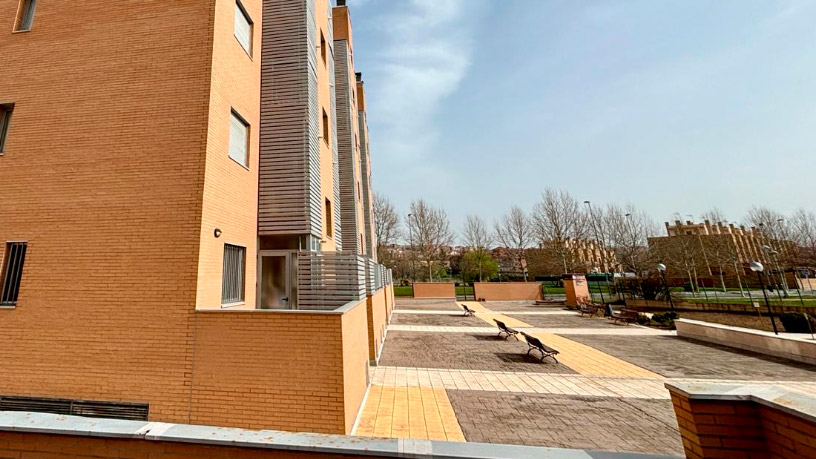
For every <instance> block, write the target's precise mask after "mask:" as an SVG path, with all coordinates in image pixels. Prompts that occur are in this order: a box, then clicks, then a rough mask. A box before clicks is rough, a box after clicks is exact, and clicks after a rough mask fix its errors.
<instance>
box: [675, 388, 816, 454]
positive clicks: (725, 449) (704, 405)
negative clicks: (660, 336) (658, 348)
mask: <svg viewBox="0 0 816 459" xmlns="http://www.w3.org/2000/svg"><path fill="white" fill-rule="evenodd" d="M667 387H668V389H669V392H670V393H671V398H672V404H673V405H674V411H675V414H676V415H677V423H678V425H679V427H680V434H681V436H682V438H683V446H684V449H685V453H686V457H687V458H689V459H701V458H709V457H712V458H713V457H722V458H732V457H745V458H747V457H751V458H753V457H757V458H778V459H788V458H794V457H796V458H807V459H814V458H816V444H814V442H813V439H814V438H816V410H814V407H816V405H815V404H814V402H816V400H814V398H813V397H809V396H806V395H804V394H797V393H791V392H785V391H783V390H779V389H776V388H773V387H769V386H756V388H751V386H747V387H744V388H741V387H735V386H726V387H723V388H721V389H720V388H717V385H715V384H710V385H706V384H702V385H700V384H698V385H696V387H695V386H693V385H677V386H675V385H671V384H667Z"/></svg>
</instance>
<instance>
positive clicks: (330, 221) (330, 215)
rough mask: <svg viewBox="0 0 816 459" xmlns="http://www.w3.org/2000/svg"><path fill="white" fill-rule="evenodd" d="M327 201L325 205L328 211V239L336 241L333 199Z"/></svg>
mask: <svg viewBox="0 0 816 459" xmlns="http://www.w3.org/2000/svg"><path fill="white" fill-rule="evenodd" d="M325 199H326V201H325V203H324V204H323V205H324V207H325V211H326V237H327V238H329V239H334V214H333V212H334V206H333V205H332V202H331V199H329V198H325Z"/></svg>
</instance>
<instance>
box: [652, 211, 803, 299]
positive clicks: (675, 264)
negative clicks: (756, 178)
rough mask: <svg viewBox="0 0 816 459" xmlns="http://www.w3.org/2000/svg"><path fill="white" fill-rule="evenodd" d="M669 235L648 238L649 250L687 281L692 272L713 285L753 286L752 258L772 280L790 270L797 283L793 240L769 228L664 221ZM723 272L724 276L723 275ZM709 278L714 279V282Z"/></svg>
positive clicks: (791, 277)
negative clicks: (737, 284) (723, 283)
mask: <svg viewBox="0 0 816 459" xmlns="http://www.w3.org/2000/svg"><path fill="white" fill-rule="evenodd" d="M665 226H666V235H665V236H660V237H651V238H649V249H650V250H651V251H652V252H654V254H655V256H657V257H659V258H660V259H661V260H663V261H664V263H665V264H666V265H667V267H668V274H669V275H670V276H673V277H675V278H677V279H682V278H685V279H686V280H688V276H689V272H688V271H691V272H695V270H696V274H697V276H698V277H700V278H702V279H706V282H709V283H710V284H713V283H716V284H720V283H721V282H723V281H725V282H726V283H727V284H731V285H736V275H737V274H739V276H740V277H741V279H740V281H741V282H747V283H748V284H751V285H753V282H754V279H755V278H756V276H755V275H754V274H753V273H752V272H751V271H750V270H749V269H748V264H749V263H751V262H752V261H759V262H761V263H762V264H763V265H764V266H765V267H766V269H767V271H766V272H767V273H768V274H770V275H771V278H772V279H776V278H778V276H779V273H781V272H786V271H790V272H788V274H786V277H789V278H790V279H789V280H787V281H789V282H791V283H792V284H794V285H795V279H794V277H793V274H792V269H791V268H793V264H794V263H795V262H794V260H793V243H792V242H791V241H789V240H786V239H784V238H782V237H780V235H776V234H774V233H773V232H772V231H768V230H767V229H766V228H754V227H752V228H746V227H745V226H742V225H740V226H736V225H734V224H733V223H730V224H726V223H723V222H717V223H712V222H710V221H709V220H705V221H704V222H701V223H696V222H692V221H686V222H682V221H680V220H676V221H675V222H674V224H670V223H668V222H666V223H665ZM721 274H722V278H721ZM710 281H714V282H713V283H712V282H710Z"/></svg>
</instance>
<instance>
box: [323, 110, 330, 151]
mask: <svg viewBox="0 0 816 459" xmlns="http://www.w3.org/2000/svg"><path fill="white" fill-rule="evenodd" d="M323 140H325V141H326V145H328V144H329V115H327V114H326V110H323Z"/></svg>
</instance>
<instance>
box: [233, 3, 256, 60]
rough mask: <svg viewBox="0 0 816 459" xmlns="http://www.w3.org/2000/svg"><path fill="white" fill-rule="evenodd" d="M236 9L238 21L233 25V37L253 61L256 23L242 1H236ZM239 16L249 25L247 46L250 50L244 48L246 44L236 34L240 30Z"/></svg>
mask: <svg viewBox="0 0 816 459" xmlns="http://www.w3.org/2000/svg"><path fill="white" fill-rule="evenodd" d="M235 9H236V11H235V19H236V21H235V23H234V24H233V25H232V35H233V36H234V37H235V40H237V41H238V44H239V45H241V49H243V50H244V51H246V53H247V55H248V56H249V58H250V59H252V51H253V48H254V46H252V45H253V43H252V42H253V41H254V39H255V21H253V20H252V16H250V15H249V12H248V11H247V10H246V8H244V4H243V3H241V0H235ZM238 14H241V15H242V16H243V17H244V19H246V21H247V24H248V25H249V43H248V44H247V46H248V47H249V49H247V48H246V47H244V44H243V43H242V42H241V39H239V38H238V34H237V33H236V32H237V30H238V23H237V19H238Z"/></svg>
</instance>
